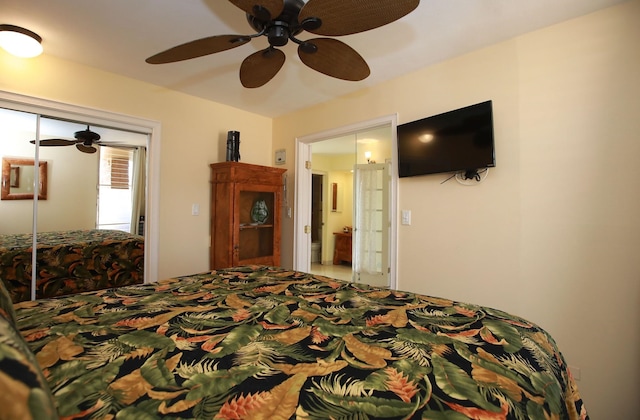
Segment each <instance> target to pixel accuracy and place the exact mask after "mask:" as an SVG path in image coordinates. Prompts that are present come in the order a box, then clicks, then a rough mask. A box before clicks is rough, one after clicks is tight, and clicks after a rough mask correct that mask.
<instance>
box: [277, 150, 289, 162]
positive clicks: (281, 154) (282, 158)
mask: <svg viewBox="0 0 640 420" xmlns="http://www.w3.org/2000/svg"><path fill="white" fill-rule="evenodd" d="M286 161H287V152H286V151H285V150H284V149H280V150H276V165H284V163H285V162H286Z"/></svg>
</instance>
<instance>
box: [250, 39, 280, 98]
mask: <svg viewBox="0 0 640 420" xmlns="http://www.w3.org/2000/svg"><path fill="white" fill-rule="evenodd" d="M284 60H285V55H284V53H283V52H282V51H280V50H277V49H275V48H267V49H266V50H262V51H258V52H255V53H253V54H251V55H250V56H249V57H247V58H245V59H244V61H243V62H242V65H241V66H240V82H242V86H244V87H246V88H257V87H260V86H263V85H264V84H265V83H267V82H268V81H269V80H271V79H273V77H274V76H275V75H276V74H277V73H278V71H280V69H281V68H282V65H283V64H284Z"/></svg>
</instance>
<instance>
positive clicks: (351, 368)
mask: <svg viewBox="0 0 640 420" xmlns="http://www.w3.org/2000/svg"><path fill="white" fill-rule="evenodd" d="M11 311H14V313H13V314H10V313H9V312H11ZM5 312H6V318H7V319H11V318H12V317H13V319H15V323H14V325H15V328H16V330H17V331H19V333H20V334H19V335H20V336H21V337H24V340H23V342H22V345H23V347H27V348H28V351H25V352H26V353H28V354H27V355H25V356H24V358H22V359H20V357H19V356H17V355H16V356H15V357H14V359H15V360H14V359H10V361H13V362H14V364H18V365H19V366H22V367H23V368H24V369H28V370H29V371H32V372H34V373H33V374H31V376H30V384H29V385H28V386H27V387H26V388H28V389H30V390H32V391H31V392H30V393H27V396H26V397H22V400H26V401H30V403H29V410H30V411H31V412H32V413H34V412H35V413H37V416H36V417H37V418H48V417H47V415H49V413H52V412H53V417H54V418H55V411H56V410H57V413H58V414H59V415H60V417H61V418H65V419H76V418H107V419H108V418H115V417H116V416H117V418H124V419H128V418H131V419H161V418H197V419H200V418H216V419H239V418H246V419H289V418H297V419H330V418H332V419H374V418H376V419H435V420H438V419H453V420H456V419H467V418H472V419H586V418H588V416H587V412H586V409H585V406H584V404H583V402H582V399H581V397H580V394H579V392H578V389H577V387H576V384H575V382H574V380H573V379H572V377H571V375H570V372H569V371H568V368H567V365H566V362H565V359H564V358H563V356H562V354H561V353H560V351H559V350H558V348H557V346H556V344H555V343H554V340H553V339H552V338H551V337H550V336H549V335H548V334H547V333H546V332H545V331H544V330H542V329H541V328H540V327H538V326H536V325H535V324H533V323H531V322H529V321H527V320H525V319H522V318H519V317H517V316H513V315H509V314H507V313H505V312H502V311H500V310H496V309H491V308H487V307H482V306H478V305H473V304H468V303H462V302H456V301H452V300H449V299H444V298H438V297H430V296H423V295H417V294H413V293H407V292H399V291H392V290H388V289H383V288H377V287H370V286H366V285H363V284H354V283H348V282H344V281H339V280H335V279H331V278H327V277H322V276H319V275H313V274H308V273H302V272H296V271H287V270H284V269H281V268H275V267H265V266H245V267H236V268H229V269H224V270H217V271H212V272H207V273H200V274H195V275H191V276H184V277H178V278H174V279H168V280H165V281H161V282H158V283H156V284H146V285H139V286H127V287H122V288H117V289H109V290H100V291H95V292H89V293H80V294H76V295H73V296H66V297H61V298H54V299H42V300H38V301H25V302H21V303H18V304H16V305H15V306H14V307H13V308H11V307H9V308H8V309H6V310H5ZM1 313H2V311H1V310H0V314H1ZM0 330H1V328H0ZM15 341H20V340H19V339H18V338H15ZM3 342H4V343H5V344H7V343H9V344H11V343H12V341H11V340H7V339H5V340H0V344H2V343H3ZM14 347H15V348H18V347H19V345H18V344H16V345H15V346H14ZM2 351H3V350H2V348H1V347H0V354H2ZM30 355H31V356H30ZM29 357H31V359H29ZM30 360H31V362H30ZM34 360H35V361H37V362H34ZM2 366H3V365H2V363H0V368H2ZM2 378H3V375H0V399H1V398H2V397H1V396H2V395H7V393H9V394H8V396H7V397H6V398H11V401H14V402H15V401H20V400H21V399H20V398H19V397H16V396H12V395H10V394H11V391H10V390H13V389H14V388H17V387H16V386H15V385H11V387H9V386H4V387H3V383H2ZM34 389H35V390H36V391H33V390H34ZM8 390H9V391H8ZM48 396H50V399H48ZM0 403H1V401H0ZM14 404H16V403H14ZM52 407H55V408H52Z"/></svg>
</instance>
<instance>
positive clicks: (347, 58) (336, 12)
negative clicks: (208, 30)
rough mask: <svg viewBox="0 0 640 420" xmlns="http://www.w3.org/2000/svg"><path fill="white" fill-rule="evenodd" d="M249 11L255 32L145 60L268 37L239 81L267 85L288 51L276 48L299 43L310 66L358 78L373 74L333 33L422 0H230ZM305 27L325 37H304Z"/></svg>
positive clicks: (376, 22) (173, 58)
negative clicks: (290, 42) (306, 38)
mask: <svg viewBox="0 0 640 420" xmlns="http://www.w3.org/2000/svg"><path fill="white" fill-rule="evenodd" d="M229 1H230V2H231V3H233V4H234V5H235V6H237V7H238V8H240V9H242V10H243V11H244V12H246V14H247V20H248V22H249V25H251V27H252V28H253V29H254V30H256V31H257V32H256V33H255V34H252V35H214V36H210V37H207V38H201V39H197V40H195V41H191V42H187V43H185V44H181V45H178V46H176V47H173V48H170V49H168V50H166V51H163V52H160V53H158V54H155V55H153V56H151V57H149V58H147V59H146V60H145V61H146V62H147V63H149V64H165V63H173V62H177V61H182V60H189V59H192V58H196V57H202V56H205V55H209V54H214V53H218V52H222V51H226V50H230V49H232V48H236V47H239V46H241V45H244V44H246V43H248V42H249V41H251V40H252V39H253V38H258V37H260V36H266V37H267V39H268V40H269V47H267V48H266V49H264V50H261V51H258V52H255V53H253V54H251V55H249V56H248V57H247V58H245V59H244V61H243V62H242V64H241V66H240V82H241V83H242V85H243V86H244V87H246V88H257V87H260V86H263V85H264V84H266V83H267V82H268V81H269V80H271V79H272V78H273V77H274V76H275V75H276V74H277V73H278V71H280V69H281V68H282V66H283V65H284V62H285V54H284V53H283V52H282V51H281V50H279V49H278V48H277V47H283V46H284V45H286V44H287V43H288V42H289V41H292V42H294V43H296V44H298V56H299V57H300V60H301V61H302V62H303V63H304V64H305V65H307V66H308V67H311V68H312V69H314V70H316V71H318V72H320V73H323V74H326V75H327V76H331V77H335V78H337V79H342V80H349V81H359V80H363V79H365V78H367V77H368V76H369V74H370V70H369V66H368V65H367V63H366V61H365V60H364V58H362V56H361V55H360V54H358V52H357V51H355V50H354V49H353V48H351V47H350V46H348V45H347V44H345V43H344V42H341V41H338V40H336V39H333V38H328V37H332V36H341V35H350V34H355V33H359V32H364V31H368V30H370V29H375V28H378V27H380V26H383V25H386V24H388V23H391V22H393V21H395V20H398V19H400V18H401V17H403V16H405V15H407V14H409V13H410V12H412V11H413V10H414V9H415V8H416V7H418V4H419V3H420V0H367V1H363V0H229ZM303 31H307V32H310V33H313V34H316V35H322V36H323V37H321V38H312V39H308V40H300V39H298V38H297V36H298V35H299V34H300V33H301V32H303Z"/></svg>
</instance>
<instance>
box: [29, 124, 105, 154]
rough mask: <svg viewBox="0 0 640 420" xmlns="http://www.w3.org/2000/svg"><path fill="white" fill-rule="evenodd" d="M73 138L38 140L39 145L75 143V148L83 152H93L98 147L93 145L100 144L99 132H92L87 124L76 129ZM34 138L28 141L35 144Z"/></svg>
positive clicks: (68, 144)
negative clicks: (78, 129) (83, 128)
mask: <svg viewBox="0 0 640 420" xmlns="http://www.w3.org/2000/svg"><path fill="white" fill-rule="evenodd" d="M73 136H74V137H75V140H67V139H44V140H40V146H72V145H74V144H75V145H76V148H77V149H78V150H80V151H81V152H84V153H95V152H96V151H97V150H98V149H96V148H95V147H94V145H100V134H98V133H96V132H93V131H91V130H90V129H89V126H87V129H86V130H80V131H76V132H75V133H74V135H73ZM35 142H36V141H35V140H30V141H29V143H33V144H35Z"/></svg>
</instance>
